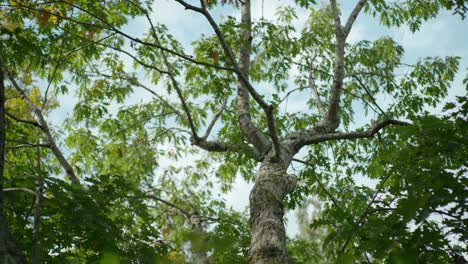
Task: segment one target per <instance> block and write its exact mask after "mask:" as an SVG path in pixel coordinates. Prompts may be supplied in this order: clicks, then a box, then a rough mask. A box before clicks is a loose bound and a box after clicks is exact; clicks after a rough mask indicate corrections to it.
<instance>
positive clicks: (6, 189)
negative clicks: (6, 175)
mask: <svg viewBox="0 0 468 264" xmlns="http://www.w3.org/2000/svg"><path fill="white" fill-rule="evenodd" d="M2 191H4V192H17V191H19V192H26V193H29V194H31V195H34V197H37V193H36V192H35V191H33V190H31V189H28V188H22V187H14V188H5V189H3V190H2Z"/></svg>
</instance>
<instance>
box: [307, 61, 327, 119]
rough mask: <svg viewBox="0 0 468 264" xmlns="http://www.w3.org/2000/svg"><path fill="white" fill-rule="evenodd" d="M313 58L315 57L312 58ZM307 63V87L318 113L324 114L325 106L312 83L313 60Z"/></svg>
mask: <svg viewBox="0 0 468 264" xmlns="http://www.w3.org/2000/svg"><path fill="white" fill-rule="evenodd" d="M314 59H315V58H314ZM314 59H312V62H311V63H310V64H309V76H308V82H309V87H310V89H311V90H312V96H313V97H314V101H315V103H316V104H317V108H318V111H319V113H320V115H322V116H323V115H325V113H326V112H325V107H324V106H323V103H322V100H321V99H320V95H319V93H318V91H317V86H315V83H314V67H313V61H314Z"/></svg>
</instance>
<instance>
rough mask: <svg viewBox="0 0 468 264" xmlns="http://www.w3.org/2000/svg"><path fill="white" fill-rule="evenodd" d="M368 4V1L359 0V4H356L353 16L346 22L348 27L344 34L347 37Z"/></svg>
mask: <svg viewBox="0 0 468 264" xmlns="http://www.w3.org/2000/svg"><path fill="white" fill-rule="evenodd" d="M366 2H367V0H359V2H358V3H357V4H356V6H355V7H354V9H353V11H352V12H351V15H349V18H348V21H347V22H346V25H345V26H344V28H343V34H344V35H345V37H347V36H348V35H349V32H350V31H351V28H352V26H353V23H354V21H356V18H357V17H358V15H359V13H360V12H361V10H362V8H363V7H364V5H365V4H366Z"/></svg>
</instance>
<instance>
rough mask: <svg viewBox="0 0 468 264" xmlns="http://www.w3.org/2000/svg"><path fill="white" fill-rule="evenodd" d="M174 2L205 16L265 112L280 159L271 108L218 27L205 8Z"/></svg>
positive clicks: (274, 147)
mask: <svg viewBox="0 0 468 264" xmlns="http://www.w3.org/2000/svg"><path fill="white" fill-rule="evenodd" d="M176 1H177V2H178V3H180V4H181V5H183V6H184V7H185V8H186V9H190V10H193V11H195V12H198V13H200V14H202V15H203V16H205V18H206V19H207V20H208V22H209V23H210V25H211V27H212V28H213V30H214V31H215V34H216V36H217V37H218V40H219V42H220V43H221V46H222V47H223V50H224V52H225V53H226V55H227V57H228V58H229V60H230V62H231V64H232V65H233V67H234V69H235V72H236V74H237V75H238V78H239V80H240V81H242V83H243V84H244V86H245V88H246V89H247V90H248V92H249V93H250V95H252V98H253V99H254V100H255V102H257V103H258V104H259V105H260V107H261V108H262V109H263V111H264V112H265V115H266V119H267V125H268V131H269V134H270V138H271V140H272V143H273V150H274V158H275V159H278V158H279V157H280V143H279V139H278V133H277V131H276V124H275V119H274V116H273V107H272V106H271V105H270V104H268V103H267V102H266V101H265V100H264V99H263V98H262V96H261V95H260V94H259V93H258V92H257V90H256V89H255V88H254V87H253V86H252V84H251V83H250V81H249V79H248V77H247V76H246V75H244V73H243V72H242V71H241V69H240V68H239V65H238V64H237V62H236V59H235V56H234V53H233V52H232V50H231V48H230V47H229V45H228V44H227V41H226V40H225V38H224V36H223V34H222V32H221V30H220V28H219V26H218V25H217V23H216V22H215V21H214V19H213V17H212V16H211V14H210V13H209V12H208V10H207V9H206V8H199V7H196V6H193V5H190V4H188V3H186V2H185V1H183V0H176ZM249 41H251V40H250V39H249ZM262 141H263V143H264V144H267V143H266V141H264V140H262ZM252 143H253V142H252ZM255 144H256V145H260V143H255ZM268 149H269V144H268V145H264V146H262V147H261V148H260V149H257V150H258V151H260V152H261V153H262V154H264V153H266V151H265V150H267V151H268ZM263 151H265V152H263Z"/></svg>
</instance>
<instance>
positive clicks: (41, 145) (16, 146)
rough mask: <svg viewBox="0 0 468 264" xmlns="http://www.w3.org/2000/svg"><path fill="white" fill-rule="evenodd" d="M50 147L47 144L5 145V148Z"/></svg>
mask: <svg viewBox="0 0 468 264" xmlns="http://www.w3.org/2000/svg"><path fill="white" fill-rule="evenodd" d="M37 147H41V148H50V146H49V145H47V144H21V145H15V146H6V147H5V149H19V148H37Z"/></svg>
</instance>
